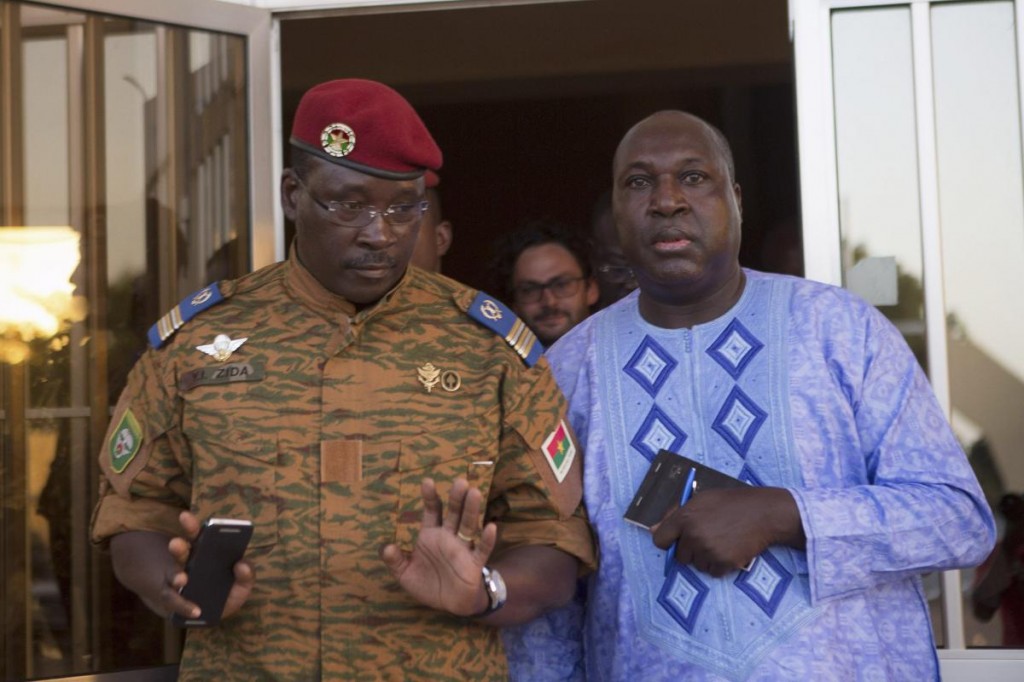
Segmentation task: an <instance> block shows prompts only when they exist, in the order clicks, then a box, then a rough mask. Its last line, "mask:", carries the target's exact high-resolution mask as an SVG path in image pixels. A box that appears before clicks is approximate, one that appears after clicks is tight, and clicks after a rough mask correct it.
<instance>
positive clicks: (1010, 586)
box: [971, 493, 1024, 648]
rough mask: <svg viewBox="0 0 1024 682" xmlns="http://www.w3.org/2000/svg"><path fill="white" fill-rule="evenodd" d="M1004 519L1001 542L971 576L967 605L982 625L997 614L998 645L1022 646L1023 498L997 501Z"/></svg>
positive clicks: (1011, 494) (1006, 497) (1010, 495)
mask: <svg viewBox="0 0 1024 682" xmlns="http://www.w3.org/2000/svg"><path fill="white" fill-rule="evenodd" d="M999 512H1000V513H1001V514H1002V515H1003V518H1004V519H1006V528H1005V530H1004V531H1003V539H1002V540H1001V541H1000V542H999V543H997V544H996V548H995V549H994V550H992V554H990V555H989V557H988V558H987V559H986V560H985V563H983V564H982V565H981V566H980V567H979V568H978V572H977V574H976V576H975V585H974V589H973V590H972V591H971V606H972V609H973V611H974V615H975V617H977V618H978V620H980V621H982V622H988V621H990V620H992V616H994V615H995V613H996V611H998V612H999V617H1000V622H1001V624H1002V627H1003V638H1002V645H1003V646H1010V647H1018V648H1019V647H1022V646H1024V496H1021V495H1017V494H1015V493H1007V494H1006V495H1003V497H1002V498H1001V499H1000V500H999Z"/></svg>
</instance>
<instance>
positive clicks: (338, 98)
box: [290, 78, 441, 180]
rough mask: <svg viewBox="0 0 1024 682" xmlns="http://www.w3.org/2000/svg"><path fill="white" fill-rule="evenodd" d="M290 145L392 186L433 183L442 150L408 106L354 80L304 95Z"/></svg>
mask: <svg viewBox="0 0 1024 682" xmlns="http://www.w3.org/2000/svg"><path fill="white" fill-rule="evenodd" d="M290 141H291V143H292V144H293V145H295V146H296V147H298V148H300V149H303V150H305V151H307V152H310V153H311V154H314V155H316V156H319V157H320V158H322V159H326V160H327V161H330V162H331V163H337V164H339V165H342V166H347V167H349V168H352V169H354V170H357V171H360V172H361V173H367V174H369V175H375V176H378V177H382V178H388V179H391V180H415V179H416V178H419V177H421V176H422V175H423V174H424V173H427V174H428V176H434V177H437V176H436V174H435V173H434V172H433V171H436V170H438V169H439V168H441V150H440V149H439V148H438V146H437V143H436V142H434V138H433V137H431V136H430V132H429V131H428V130H427V127H426V126H425V125H423V121H421V120H420V117H419V115H418V114H417V113H416V111H415V110H414V109H413V108H412V105H411V104H409V102H407V101H406V100H405V98H404V97H402V96H401V95H399V94H398V93H397V92H395V91H394V90H392V89H391V88H389V87H388V86H386V85H383V84H382V83H376V82H374V81H368V80H362V79H358V78H346V79H342V80H334V81H328V82H326V83H321V84H320V85H316V86H314V87H313V88H311V89H310V90H308V91H307V92H306V94H305V95H303V96H302V101H300V102H299V108H298V110H296V112H295V121H294V123H293V124H292V136H291V140H290ZM428 171H429V172H428Z"/></svg>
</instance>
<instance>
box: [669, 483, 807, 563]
mask: <svg viewBox="0 0 1024 682" xmlns="http://www.w3.org/2000/svg"><path fill="white" fill-rule="evenodd" d="M677 538H678V541H679V544H678V545H677V547H676V561H677V562H679V563H680V564H683V565H686V564H690V565H692V566H693V567H694V568H696V569H697V570H699V571H702V572H704V573H707V574H708V575H711V576H714V577H716V578H720V577H722V576H724V575H726V574H727V573H731V572H733V571H738V570H740V569H741V568H743V567H745V566H747V565H748V564H749V563H750V561H751V560H752V559H753V558H754V557H755V556H757V555H758V554H760V553H761V552H763V551H764V550H765V549H767V548H768V547H769V546H770V545H788V546H790V547H794V548H796V549H804V547H805V545H806V543H807V538H806V536H805V535H804V531H803V525H802V523H801V522H800V512H799V509H798V508H797V506H796V502H795V501H794V500H793V496H792V495H790V494H789V491H787V490H785V489H783V488H760V487H754V486H750V487H744V488H718V489H710V490H703V491H700V492H698V493H696V494H694V495H693V497H691V498H690V500H689V501H688V502H687V503H686V504H685V505H683V506H682V507H676V508H675V509H674V510H672V511H671V512H669V513H668V514H667V515H666V516H665V518H664V519H662V521H661V523H659V524H658V525H657V526H656V527H655V528H654V544H655V545H657V546H658V547H660V548H661V549H668V548H669V547H670V546H671V545H672V544H673V543H674V542H676V539H677Z"/></svg>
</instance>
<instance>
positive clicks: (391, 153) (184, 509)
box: [92, 79, 595, 680]
mask: <svg viewBox="0 0 1024 682" xmlns="http://www.w3.org/2000/svg"><path fill="white" fill-rule="evenodd" d="M290 142H291V147H292V166H291V168H289V169H286V170H285V171H284V173H283V175H282V178H281V184H280V190H281V202H282V206H283V209H284V213H285V215H286V216H287V217H288V218H290V219H291V220H293V221H294V222H295V225H296V242H295V243H294V244H293V245H292V247H291V251H290V254H289V257H288V260H287V261H285V262H282V263H278V264H275V265H272V266H269V267H266V268H263V269H261V270H258V271H256V272H254V273H252V274H250V275H247V276H245V277H242V278H241V279H238V280H234V281H224V282H220V283H218V284H213V285H210V286H209V287H206V288H205V289H203V290H201V291H199V292H197V293H196V294H195V295H193V296H190V297H188V298H186V299H185V300H184V301H183V302H182V303H181V304H180V305H179V306H177V307H176V308H175V309H174V310H172V311H171V312H170V313H169V314H168V315H167V316H165V317H164V318H163V319H161V320H160V321H159V322H158V323H157V324H156V325H154V327H153V329H152V330H151V332H150V344H151V348H149V349H148V350H147V352H146V353H145V354H144V355H143V357H142V358H141V359H140V360H139V362H138V363H137V365H136V366H135V368H134V369H133V370H132V373H131V375H130V377H129V379H128V383H127V386H126V387H125V389H124V392H123V393H122V395H121V398H120V400H119V402H118V404H117V406H116V408H115V411H114V415H113V419H112V421H111V425H110V428H109V432H108V434H107V441H106V446H105V448H104V450H103V452H101V453H100V457H99V460H100V466H101V468H102V472H103V476H102V477H101V491H100V493H101V497H100V501H99V504H98V506H97V508H96V510H95V513H94V517H93V522H92V534H93V539H94V541H95V542H96V543H98V544H100V545H101V546H109V549H110V552H111V555H112V561H113V565H114V569H115V573H116V575H117V577H118V579H119V580H121V582H123V583H124V584H125V585H126V586H127V587H129V588H130V589H132V590H133V591H135V592H136V593H137V594H138V595H139V596H140V597H141V598H142V599H143V600H144V601H145V602H146V603H147V604H148V605H150V607H151V608H153V609H154V610H155V611H157V612H158V613H161V614H172V613H176V614H179V615H180V616H182V617H186V618H196V617H199V616H200V615H201V614H200V613H199V611H200V609H199V608H198V606H197V605H196V604H193V603H191V602H189V601H188V600H186V599H184V598H183V597H182V596H181V595H180V594H179V593H178V589H179V588H180V587H181V586H182V585H184V584H185V583H186V582H187V580H188V576H187V574H186V573H185V572H184V570H183V569H184V564H185V560H186V558H187V556H188V552H189V548H190V545H191V541H192V540H194V538H195V537H196V533H197V532H198V530H199V522H200V520H204V519H207V518H210V517H226V518H237V519H248V520H250V521H252V523H253V533H252V539H251V541H250V543H249V546H248V550H247V552H246V554H245V557H244V560H242V561H240V562H238V563H237V564H236V565H235V567H234V576H235V583H234V586H233V587H232V591H231V593H230V595H229V598H228V602H227V605H226V606H225V608H224V611H223V616H224V618H223V620H222V621H221V623H220V624H219V625H217V626H216V627H210V628H203V629H192V630H190V631H189V632H188V636H187V640H186V645H185V650H184V653H183V657H182V662H181V679H182V680H209V679H236V680H256V679H260V680H262V679H274V680H314V679H370V678H372V679H395V680H398V679H428V678H429V679H432V680H437V679H452V678H455V677H459V678H465V677H470V678H472V679H481V680H483V679H494V680H497V679H504V678H505V677H506V675H507V671H506V663H505V657H504V655H503V651H502V648H501V641H500V638H499V636H498V632H497V630H496V628H495V627H493V626H495V625H505V624H512V623H519V622H524V621H526V620H529V619H531V618H533V617H535V616H537V615H538V614H540V613H542V612H544V611H545V610H546V609H548V608H551V607H553V606H556V605H559V604H562V603H564V602H566V601H567V600H568V599H569V598H570V597H571V595H572V592H573V589H574V585H575V581H576V577H577V576H578V575H579V574H580V573H583V572H586V571H587V570H589V569H591V568H592V567H593V566H594V563H595V548H594V545H593V540H592V537H591V532H590V528H589V525H588V523H587V521H586V516H585V513H584V510H583V508H582V506H581V476H580V465H581V462H580V460H581V453H580V451H579V448H578V447H577V445H576V440H575V436H574V434H573V432H572V431H571V429H570V428H569V427H568V425H567V419H566V406H565V403H564V400H563V397H562V395H561V393H560V391H559V389H558V387H557V386H556V384H555V382H554V380H553V379H552V376H551V373H550V371H549V368H548V365H547V362H546V360H545V359H544V358H543V357H541V353H542V348H541V346H540V344H539V343H538V342H537V341H536V339H535V338H534V337H533V335H532V334H531V333H530V331H529V330H528V329H527V328H526V327H525V326H524V325H523V324H522V323H521V322H520V321H519V320H518V319H516V317H515V316H514V315H513V314H512V313H511V312H510V311H509V310H508V309H507V308H505V307H504V306H503V305H502V304H500V303H499V302H498V301H497V300H495V299H493V298H491V297H489V296H488V295H486V294H484V293H481V292H477V291H475V290H472V289H470V288H468V287H466V286H464V285H461V284H459V283H457V282H455V281H453V280H451V279H448V278H446V277H444V276H442V275H439V274H435V273H428V272H425V271H422V270H419V269H417V268H409V267H407V266H408V263H409V260H410V258H411V255H412V252H413V247H414V244H415V242H416V237H417V230H418V228H419V225H420V220H421V218H422V215H423V213H424V211H426V210H427V208H428V206H427V202H426V201H425V199H424V175H425V174H426V173H428V172H431V173H432V172H435V171H437V170H438V169H439V168H440V166H441V152H440V150H439V149H438V147H437V145H436V144H435V143H434V140H433V139H432V138H431V136H430V133H429V132H428V131H427V129H426V127H425V126H424V124H423V122H422V121H421V120H420V118H419V116H418V115H417V114H416V112H415V111H414V110H413V109H412V107H411V106H410V105H409V103H408V102H406V101H405V100H404V99H403V98H402V97H401V96H400V95H399V94H398V93H396V92H395V91H394V90H392V89H390V88H388V87H386V86H384V85H382V84H379V83H375V82H371V81H365V80H358V79H346V80H337V81H331V82H327V83H323V84H320V85H318V86H316V87H314V88H312V89H311V90H310V91H309V92H307V93H306V94H305V95H304V97H303V99H302V101H301V102H300V104H299V108H298V110H297V112H296V116H295V121H294V126H293V129H292V135H291V139H290Z"/></svg>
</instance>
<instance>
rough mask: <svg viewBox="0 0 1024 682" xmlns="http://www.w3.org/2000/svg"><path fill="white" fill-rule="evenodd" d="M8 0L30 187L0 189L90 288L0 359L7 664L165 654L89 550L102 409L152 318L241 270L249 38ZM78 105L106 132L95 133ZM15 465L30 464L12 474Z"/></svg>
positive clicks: (14, 91)
mask: <svg viewBox="0 0 1024 682" xmlns="http://www.w3.org/2000/svg"><path fill="white" fill-rule="evenodd" d="M0 5H3V8H4V9H6V10H10V9H11V8H12V7H14V10H13V13H14V14H13V15H14V16H16V17H17V18H18V19H19V21H13V22H3V23H0V32H2V31H6V32H8V33H10V34H13V37H15V38H18V40H14V41H9V42H7V43H6V44H9V45H13V46H14V47H13V48H12V54H13V57H12V60H11V61H12V68H13V69H14V73H16V74H20V81H22V82H21V83H20V84H18V83H15V84H12V83H10V82H0V89H2V90H0V92H2V94H4V95H5V96H7V97H8V99H5V100H4V101H13V102H15V104H14V106H15V107H17V109H15V110H16V111H20V112H21V113H22V117H23V119H24V120H23V122H21V123H20V125H12V126H11V128H12V129H13V130H14V133H13V134H14V135H15V136H16V139H17V140H18V141H19V144H20V145H21V146H22V147H23V149H24V154H13V153H11V152H10V150H9V149H0V153H6V154H7V155H8V156H7V157H5V158H3V159H0V161H2V163H0V168H5V169H7V168H10V169H14V172H16V173H17V175H18V177H21V178H23V179H24V191H23V192H21V191H19V190H15V191H13V192H12V193H13V194H14V196H9V195H6V194H3V192H5V191H8V189H9V188H6V187H5V186H0V203H3V202H6V203H4V204H3V206H2V207H3V208H5V210H6V209H15V210H13V211H10V210H9V211H8V212H9V213H12V214H14V215H17V216H19V219H18V220H16V221H14V222H18V223H22V224H26V225H65V226H70V227H71V228H72V229H73V230H75V231H76V232H79V233H81V235H82V243H83V245H85V248H83V251H82V254H83V256H82V260H81V263H80V265H79V267H78V270H77V274H76V275H75V276H74V279H73V281H74V282H75V283H76V284H78V286H79V291H78V293H79V294H82V295H84V294H85V293H86V292H85V287H84V283H86V282H90V283H91V285H92V287H93V288H92V289H91V290H90V291H89V294H90V296H91V297H92V298H91V299H90V300H88V302H87V303H88V312H89V315H90V318H89V319H88V320H87V323H84V324H83V323H78V324H75V325H72V326H71V329H70V330H66V329H62V330H61V332H60V333H59V334H58V336H57V337H55V338H46V339H37V340H34V341H32V342H31V343H30V344H29V354H28V357H27V359H26V360H25V361H24V362H21V363H19V364H18V365H17V366H16V367H13V368H12V366H10V365H4V364H3V363H0V380H2V381H0V427H2V429H3V430H2V431H0V436H3V437H0V480H3V482H4V489H3V494H4V498H3V499H2V500H0V503H2V504H3V509H4V510H5V513H4V514H2V515H0V534H2V535H0V544H3V546H4V547H6V548H14V549H13V550H11V551H9V552H6V553H4V554H3V555H0V577H4V578H5V580H6V582H5V583H3V584H2V585H0V589H3V591H2V594H0V596H2V597H3V600H2V601H3V606H4V613H5V619H4V632H3V638H4V639H3V641H2V642H0V651H2V652H3V653H2V654H0V677H2V678H3V679H26V678H36V677H43V676H53V675H77V674H87V673H95V672H110V671H113V670H117V669H123V668H136V667H142V666H154V665H160V664H163V663H166V662H173V661H174V660H176V659H177V656H178V652H179V649H178V646H177V642H178V640H177V631H172V630H170V629H169V628H168V627H167V626H166V623H165V622H164V621H163V620H162V619H161V618H159V617H157V616H156V615H154V614H153V613H152V612H150V611H149V609H148V608H146V607H145V606H144V605H143V604H142V603H141V602H140V601H139V600H138V599H137V598H136V597H135V596H134V595H132V594H130V593H129V592H128V591H127V590H125V589H124V588H122V587H121V586H120V585H119V584H118V583H117V582H116V580H114V579H113V578H112V577H111V571H110V564H109V558H108V557H106V556H101V555H98V554H97V553H96V552H95V550H94V549H93V548H92V547H91V546H90V543H89V539H88V533H87V524H88V519H89V516H90V512H91V509H92V506H93V504H94V501H95V496H96V489H97V485H96V479H97V475H98V472H97V466H96V458H97V455H98V454H99V453H98V452H97V450H98V449H100V448H101V446H99V445H96V444H97V443H98V442H102V434H101V433H94V432H93V431H94V430H100V428H102V427H99V426H97V422H102V421H104V420H106V419H107V418H109V415H110V411H111V409H112V406H113V404H114V402H115V401H116V400H117V397H118V395H119V394H120V392H121V389H122V388H123V386H124V381H125V377H126V375H127V373H128V370H129V368H130V367H131V366H132V364H133V363H134V361H135V360H136V359H137V358H138V356H139V355H140V354H141V353H142V352H143V350H144V349H145V346H146V342H145V336H144V335H145V331H146V329H147V328H148V327H149V325H151V324H152V323H153V322H154V321H155V320H156V319H157V318H158V317H159V316H160V315H162V314H163V313H164V312H166V310H168V309H169V308H170V307H171V306H172V305H173V304H174V303H176V302H178V301H179V300H181V298H183V296H184V295H185V294H187V293H188V292H190V291H193V290H195V289H196V288H198V287H199V286H201V285H202V284H205V283H206V282H207V281H209V279H210V278H211V277H212V276H214V273H216V277H219V278H223V277H237V276H239V275H240V274H242V272H244V270H245V269H247V267H248V263H247V259H246V258H245V257H244V254H246V253H247V252H248V241H247V233H248V196H247V190H246V188H247V186H248V170H247V164H246V150H245V144H246V140H247V131H246V110H245V101H246V94H247V93H246V80H245V43H244V39H243V38H241V37H238V36H227V35H219V34H213V33H206V32H202V31H190V30H187V29H181V28H177V27H171V26H164V25H156V24H150V23H145V22H138V21H132V20H126V19H122V18H119V17H109V16H101V15H98V14H89V15H84V14H78V13H73V12H65V11H61V10H54V9H49V8H44V7H41V6H37V5H30V4H21V3H0ZM8 16H10V15H9V14H6V13H5V14H4V15H3V17H4V18H6V17H8ZM10 37H12V36H11V35H7V36H0V38H10ZM5 58H6V53H5ZM92 64H96V65H102V70H101V72H100V73H93V72H92V71H91V70H90V69H89V65H92ZM11 80H19V79H11ZM94 104H95V105H96V108H95V110H92V111H90V110H88V107H90V106H92V105H94ZM87 113H88V114H90V115H93V116H96V117H97V118H98V120H99V122H100V125H101V126H102V130H103V133H102V135H103V138H104V139H103V142H104V144H96V145H92V144H87V143H86V136H85V135H84V134H83V124H84V123H85V121H86V119H87V118H88V117H87V116H86V114H87ZM90 120H91V118H90ZM88 141H89V142H92V140H88ZM97 142H99V141H98V140H97ZM22 157H24V158H22ZM87 180H88V181H89V182H87ZM20 216H24V219H23V220H22V219H21V217H20ZM104 247H105V248H104ZM90 248H91V249H92V250H90ZM218 254H222V255H220V256H218ZM52 262H53V259H52V258H51V260H50V263H51V264H52ZM8 269H9V268H8ZM104 273H105V274H106V277H105V278H104V277H103V276H102V275H103V274H104ZM22 279H23V278H19V282H20V283H23V282H22ZM98 320H105V321H106V323H107V326H106V328H104V329H102V330H100V331H99V332H98V334H99V335H100V336H102V343H101V342H97V341H96V340H95V339H94V338H92V337H91V334H93V333H94V332H91V331H90V330H91V329H92V328H91V326H89V325H92V324H95V323H96V321H98ZM100 353H104V355H102V356H101V355H100ZM104 369H105V370H106V372H105V373H104V372H103V370H104ZM15 375H17V376H18V377H19V379H18V380H17V381H15V380H13V379H12V380H10V382H11V383H10V386H8V385H7V383H6V382H7V381H8V377H11V376H15ZM22 377H23V378H22ZM12 415H13V416H14V419H16V420H17V423H15V422H14V421H13V420H12ZM94 427H95V428H94ZM15 432H16V433H18V434H23V436H21V435H19V437H18V438H12V437H11V436H10V434H11V433H15ZM11 462H15V463H16V464H17V465H18V472H16V473H19V474H20V473H21V471H20V467H22V466H23V467H24V472H23V474H24V475H23V476H21V475H19V476H14V475H10V476H8V474H9V471H8V470H7V469H4V468H3V465H5V464H10V463H11ZM22 547H23V548H25V550H24V551H23V550H21V549H20V548H22Z"/></svg>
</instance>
